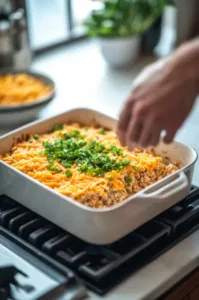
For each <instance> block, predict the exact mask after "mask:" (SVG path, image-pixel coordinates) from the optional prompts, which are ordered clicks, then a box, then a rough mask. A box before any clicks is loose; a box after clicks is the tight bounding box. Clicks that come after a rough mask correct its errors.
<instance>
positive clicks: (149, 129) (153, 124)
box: [139, 117, 162, 148]
mask: <svg viewBox="0 0 199 300" xmlns="http://www.w3.org/2000/svg"><path fill="white" fill-rule="evenodd" d="M161 131H162V130H161V127H160V124H158V122H157V121H155V118H154V117H153V118H152V117H151V118H148V120H146V125H145V127H144V128H143V131H142V134H141V137H140V141H139V143H140V145H141V146H142V147H143V148H146V147H149V146H156V145H157V144H158V142H159V139H160V134H161Z"/></svg>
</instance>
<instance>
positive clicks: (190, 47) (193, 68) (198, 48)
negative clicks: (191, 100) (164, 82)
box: [170, 38, 199, 93]
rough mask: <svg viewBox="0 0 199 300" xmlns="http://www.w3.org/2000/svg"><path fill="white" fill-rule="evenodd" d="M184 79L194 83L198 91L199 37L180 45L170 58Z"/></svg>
mask: <svg viewBox="0 0 199 300" xmlns="http://www.w3.org/2000/svg"><path fill="white" fill-rule="evenodd" d="M170 62H171V65H172V66H173V67H176V68H177V69H178V72H179V70H180V75H181V76H182V77H183V78H184V80H185V81H187V80H189V81H191V82H193V83H194V85H195V86H196V88H197V91H198V93H199V38H197V39H194V40H192V41H190V42H187V43H185V44H183V45H182V46H180V47H179V48H178V49H177V50H176V51H175V52H174V54H173V55H172V56H171V58H170Z"/></svg>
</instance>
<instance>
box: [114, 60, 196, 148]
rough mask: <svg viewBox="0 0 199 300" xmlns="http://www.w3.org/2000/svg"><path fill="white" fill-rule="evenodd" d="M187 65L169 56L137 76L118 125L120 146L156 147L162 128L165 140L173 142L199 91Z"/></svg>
mask: <svg viewBox="0 0 199 300" xmlns="http://www.w3.org/2000/svg"><path fill="white" fill-rule="evenodd" d="M181 58H182V55H181V56H180V59H181ZM186 66H187V62H186V64H183V63H181V60H179V61H178V62H176V60H174V59H173V58H169V59H166V60H162V61H159V62H156V63H155V64H152V65H150V66H149V67H147V68H146V69H144V70H143V71H142V72H141V74H140V75H139V76H138V77H137V79H136V80H135V82H134V84H133V87H132V91H131V93H130V95H129V97H128V99H127V100H126V102H125V104H124V107H123V109H122V111H121V114H120V117H119V121H118V124H117V134H118V137H119V140H120V142H121V144H122V145H123V146H127V147H128V149H129V150H133V148H134V146H135V145H138V146H141V147H148V146H156V145H157V144H158V142H159V139H160V135H161V133H162V131H165V132H166V134H165V137H164V142H165V143H170V142H172V140H173V138H174V136H175V134H176V132H177V130H178V129H179V128H180V126H181V125H182V124H183V122H184V120H185V119H186V117H187V116H188V114H189V113H190V111H191V109H192V107H193V104H194V101H195V99H196V96H197V92H198V90H197V88H196V82H195V81H194V80H193V78H192V77H191V76H189V72H188V69H186Z"/></svg>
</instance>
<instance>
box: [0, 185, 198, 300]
mask: <svg viewBox="0 0 199 300" xmlns="http://www.w3.org/2000/svg"><path fill="white" fill-rule="evenodd" d="M198 228H199V188H197V187H195V186H193V187H192V189H191V192H190V195H189V196H188V197H187V198H186V199H183V200H182V201H181V202H179V203H178V204H177V205H175V206H173V207H172V208H170V209H168V210H167V211H165V212H164V213H162V214H161V215H159V216H157V217H156V218H154V219H153V220H151V221H150V222H148V223H147V224H144V225H143V226H142V227H140V228H138V229H137V230H136V231H134V232H132V233H131V234H129V235H128V236H126V237H124V238H123V239H121V240H119V241H117V242H115V243H113V244H111V245H108V246H95V245H91V244H88V243H85V242H83V241H81V240H80V239H78V238H76V237H75V236H73V235H71V234H70V233H68V232H66V231H64V230H62V229H60V228H58V227H57V226H55V225H54V224H52V223H50V222H49V221H47V220H45V219H44V218H42V217H40V216H39V215H37V214H35V213H34V212H32V211H30V210H29V209H27V208H25V207H24V206H22V205H20V204H18V203H17V202H16V201H15V200H13V199H10V198H8V197H7V196H6V195H1V196H0V257H1V259H0V299H1V300H4V299H5V300H7V299H10V300H22V299H23V300H36V299H41V300H42V299H43V300H45V299H50V300H53V299H67V300H72V299H73V300H74V299H84V298H85V297H86V295H87V291H89V290H92V291H93V292H94V293H97V294H99V295H102V296H103V295H105V294H106V293H107V292H109V291H110V290H111V289H112V288H114V287H115V286H117V285H118V284H120V283H121V282H122V281H123V280H124V279H125V278H127V277H128V276H130V275H132V274H133V273H135V272H136V271H137V270H138V269H140V268H142V267H143V266H145V265H146V264H148V263H150V262H151V261H152V260H154V259H155V258H157V257H158V256H160V255H161V254H163V253H164V252H165V251H167V250H168V249H170V248H171V247H173V246H175V245H176V244H177V243H179V242H180V241H181V240H182V239H184V238H185V237H187V236H188V235H190V234H191V233H192V232H194V231H195V230H197V229H198Z"/></svg>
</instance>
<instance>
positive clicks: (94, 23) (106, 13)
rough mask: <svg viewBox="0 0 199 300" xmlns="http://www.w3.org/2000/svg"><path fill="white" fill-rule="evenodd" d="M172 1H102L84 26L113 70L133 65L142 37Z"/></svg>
mask: <svg viewBox="0 0 199 300" xmlns="http://www.w3.org/2000/svg"><path fill="white" fill-rule="evenodd" d="M168 1H169V0H101V1H100V0H99V2H101V5H102V7H101V8H100V9H97V10H93V11H92V12H91V14H90V15H89V17H88V18H87V20H86V21H85V23H84V25H85V27H86V29H87V33H88V35H89V36H91V37H96V38H97V40H98V42H99V45H100V49H101V52H102V54H103V56H104V58H105V60H106V61H107V62H108V63H109V64H110V65H111V66H112V67H126V66H129V65H131V64H132V63H133V62H134V61H135V59H136V57H137V55H138V53H139V47H140V37H141V36H142V34H143V33H144V32H145V31H146V30H147V29H148V28H149V27H150V26H151V25H152V24H153V23H154V22H155V21H156V20H157V19H158V18H159V17H160V16H161V14H162V12H163V9H164V6H165V5H166V4H167V2H168Z"/></svg>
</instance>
